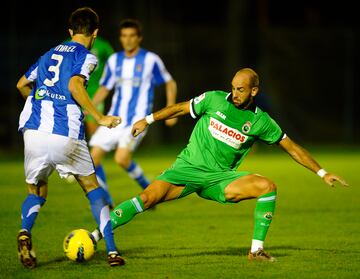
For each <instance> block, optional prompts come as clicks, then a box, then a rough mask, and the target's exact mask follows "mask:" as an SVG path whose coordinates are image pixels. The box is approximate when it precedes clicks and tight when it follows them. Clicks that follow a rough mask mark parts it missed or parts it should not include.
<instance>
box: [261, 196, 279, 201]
mask: <svg viewBox="0 0 360 279" xmlns="http://www.w3.org/2000/svg"><path fill="white" fill-rule="evenodd" d="M273 200H276V196H270V197H265V198H259V199H258V201H259V202H263V201H273Z"/></svg>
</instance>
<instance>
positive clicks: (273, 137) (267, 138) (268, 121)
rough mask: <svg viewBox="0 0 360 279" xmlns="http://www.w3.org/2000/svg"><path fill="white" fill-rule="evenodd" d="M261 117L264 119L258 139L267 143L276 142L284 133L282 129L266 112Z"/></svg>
mask: <svg viewBox="0 0 360 279" xmlns="http://www.w3.org/2000/svg"><path fill="white" fill-rule="evenodd" d="M263 117H264V118H265V119H264V123H263V128H262V131H261V133H260V134H259V139H260V140H261V141H263V142H265V143H267V144H274V143H278V142H279V141H280V140H281V139H282V137H283V135H284V133H283V131H282V130H281V128H280V126H279V125H278V124H277V123H276V122H275V120H274V119H272V118H271V117H270V116H269V115H268V114H267V113H264V116H263Z"/></svg>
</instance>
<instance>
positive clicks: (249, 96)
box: [231, 68, 259, 109]
mask: <svg viewBox="0 0 360 279" xmlns="http://www.w3.org/2000/svg"><path fill="white" fill-rule="evenodd" d="M231 87H232V90H231V92H232V101H233V103H234V105H235V106H237V107H239V108H245V109H246V108H248V107H249V106H250V105H251V104H252V102H253V99H254V97H255V96H256V94H257V93H258V91H259V76H258V74H257V73H256V72H255V71H254V70H253V69H250V68H243V69H241V70H239V71H237V72H236V74H235V76H234V78H233V80H232V82H231Z"/></svg>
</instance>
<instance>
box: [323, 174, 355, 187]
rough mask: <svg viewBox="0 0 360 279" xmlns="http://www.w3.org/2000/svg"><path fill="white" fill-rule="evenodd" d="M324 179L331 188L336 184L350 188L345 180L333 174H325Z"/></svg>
mask: <svg viewBox="0 0 360 279" xmlns="http://www.w3.org/2000/svg"><path fill="white" fill-rule="evenodd" d="M323 179H324V181H325V182H326V184H328V185H330V186H331V187H334V186H335V182H339V183H340V184H341V185H342V186H349V184H347V182H346V181H345V180H344V179H342V178H341V177H340V176H337V175H335V174H332V173H327V174H325V176H324V177H323Z"/></svg>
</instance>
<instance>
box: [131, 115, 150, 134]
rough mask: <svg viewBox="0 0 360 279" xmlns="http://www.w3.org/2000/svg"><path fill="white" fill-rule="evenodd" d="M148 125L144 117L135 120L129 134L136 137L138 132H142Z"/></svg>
mask: <svg viewBox="0 0 360 279" xmlns="http://www.w3.org/2000/svg"><path fill="white" fill-rule="evenodd" d="M148 125H149V124H148V123H147V122H146V120H145V118H144V119H141V120H139V121H137V122H135V123H134V125H133V126H132V129H131V134H132V135H133V136H134V137H137V136H138V135H139V134H141V133H142V132H144V130H145V129H146V127H147V126H148Z"/></svg>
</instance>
